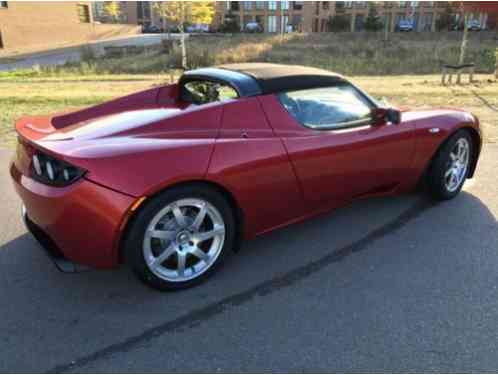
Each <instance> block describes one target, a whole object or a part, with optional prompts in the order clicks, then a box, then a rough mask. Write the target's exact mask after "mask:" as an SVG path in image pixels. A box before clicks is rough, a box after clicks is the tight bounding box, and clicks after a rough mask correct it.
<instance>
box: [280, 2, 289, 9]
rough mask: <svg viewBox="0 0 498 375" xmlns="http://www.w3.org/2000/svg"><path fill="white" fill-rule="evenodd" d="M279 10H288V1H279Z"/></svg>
mask: <svg viewBox="0 0 498 375" xmlns="http://www.w3.org/2000/svg"><path fill="white" fill-rule="evenodd" d="M280 9H282V10H289V2H288V1H281V2H280Z"/></svg>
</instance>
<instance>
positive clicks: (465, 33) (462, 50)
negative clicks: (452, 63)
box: [458, 14, 469, 65]
mask: <svg viewBox="0 0 498 375" xmlns="http://www.w3.org/2000/svg"><path fill="white" fill-rule="evenodd" d="M467 20H468V14H465V16H464V17H463V38H462V45H461V46H460V59H459V60H458V64H459V65H462V64H463V62H464V61H465V52H466V51H467V43H468V39H469V30H468V28H467Z"/></svg>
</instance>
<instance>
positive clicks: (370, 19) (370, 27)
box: [365, 3, 384, 31]
mask: <svg viewBox="0 0 498 375" xmlns="http://www.w3.org/2000/svg"><path fill="white" fill-rule="evenodd" d="M383 27H384V23H383V22H382V19H381V18H380V16H379V13H378V12H377V7H376V6H375V4H374V3H370V7H369V9H368V15H367V18H366V20H365V30H367V31H380V30H382V28H383Z"/></svg>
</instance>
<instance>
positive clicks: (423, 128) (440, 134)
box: [403, 110, 482, 177]
mask: <svg viewBox="0 0 498 375" xmlns="http://www.w3.org/2000/svg"><path fill="white" fill-rule="evenodd" d="M403 117H404V118H405V117H406V118H409V119H414V120H415V123H416V125H415V130H414V131H415V139H416V143H415V158H414V160H413V167H414V169H415V170H417V171H418V172H419V175H422V174H423V173H424V172H425V170H426V169H427V167H428V166H429V165H430V163H431V161H432V159H433V157H434V156H435V155H436V153H437V152H438V150H439V149H440V147H441V146H442V145H443V144H444V143H445V142H446V141H447V140H448V138H449V137H450V136H451V135H452V134H454V133H455V132H456V131H458V130H459V129H464V128H465V129H469V131H470V132H471V135H472V137H473V139H474V145H476V146H477V147H474V158H473V165H472V167H471V171H470V173H469V176H470V177H472V175H473V173H474V170H475V167H476V164H477V159H478V158H479V154H480V151H481V145H482V135H481V131H480V128H479V121H478V120H477V118H476V117H475V116H473V115H472V114H470V113H468V112H465V111H458V110H431V111H413V112H406V113H403Z"/></svg>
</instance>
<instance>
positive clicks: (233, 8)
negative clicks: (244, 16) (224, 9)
mask: <svg viewBox="0 0 498 375" xmlns="http://www.w3.org/2000/svg"><path fill="white" fill-rule="evenodd" d="M229 4H230V10H231V11H233V12H238V11H239V2H238V1H230V3H229Z"/></svg>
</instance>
